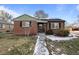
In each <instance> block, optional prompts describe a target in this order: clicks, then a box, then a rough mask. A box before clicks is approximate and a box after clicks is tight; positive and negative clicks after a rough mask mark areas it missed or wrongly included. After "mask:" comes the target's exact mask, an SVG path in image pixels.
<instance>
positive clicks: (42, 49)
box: [34, 33, 49, 55]
mask: <svg viewBox="0 0 79 59" xmlns="http://www.w3.org/2000/svg"><path fill="white" fill-rule="evenodd" d="M34 55H49V52H48V49H47V48H46V43H45V34H43V33H40V34H39V35H38V38H37V43H36V45H35V50H34Z"/></svg>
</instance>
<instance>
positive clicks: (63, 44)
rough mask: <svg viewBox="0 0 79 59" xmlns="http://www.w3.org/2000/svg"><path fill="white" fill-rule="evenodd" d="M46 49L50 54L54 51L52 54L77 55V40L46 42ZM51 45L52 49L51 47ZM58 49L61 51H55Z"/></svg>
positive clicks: (78, 53) (78, 48) (78, 51)
mask: <svg viewBox="0 0 79 59" xmlns="http://www.w3.org/2000/svg"><path fill="white" fill-rule="evenodd" d="M46 42H47V48H48V50H49V52H50V54H52V53H51V52H52V51H54V54H58V55H60V54H67V55H79V38H77V39H74V40H69V41H51V40H47V41H46ZM52 45H53V46H54V47H52ZM57 48H59V49H60V50H61V51H56V49H57Z"/></svg>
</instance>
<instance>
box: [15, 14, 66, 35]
mask: <svg viewBox="0 0 79 59" xmlns="http://www.w3.org/2000/svg"><path fill="white" fill-rule="evenodd" d="M64 26H65V21H64V20H61V19H40V20H38V19H37V18H34V17H32V16H29V15H26V14H24V15H21V16H19V17H17V18H14V34H16V35H32V34H37V33H38V32H46V31H48V30H50V29H52V30H59V29H64Z"/></svg>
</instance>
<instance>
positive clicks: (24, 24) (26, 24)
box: [22, 21, 30, 27]
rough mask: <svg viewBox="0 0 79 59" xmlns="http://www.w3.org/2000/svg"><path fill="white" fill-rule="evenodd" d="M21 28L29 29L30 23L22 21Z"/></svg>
mask: <svg viewBox="0 0 79 59" xmlns="http://www.w3.org/2000/svg"><path fill="white" fill-rule="evenodd" d="M22 27H30V21H23V22H22Z"/></svg>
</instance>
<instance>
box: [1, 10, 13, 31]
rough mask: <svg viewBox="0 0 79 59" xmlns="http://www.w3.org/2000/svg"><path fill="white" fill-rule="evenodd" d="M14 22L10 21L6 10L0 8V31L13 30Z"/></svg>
mask: <svg viewBox="0 0 79 59" xmlns="http://www.w3.org/2000/svg"><path fill="white" fill-rule="evenodd" d="M12 30H13V24H12V23H10V22H8V20H7V18H6V17H5V12H4V11H2V10H0V32H6V31H12Z"/></svg>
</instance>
